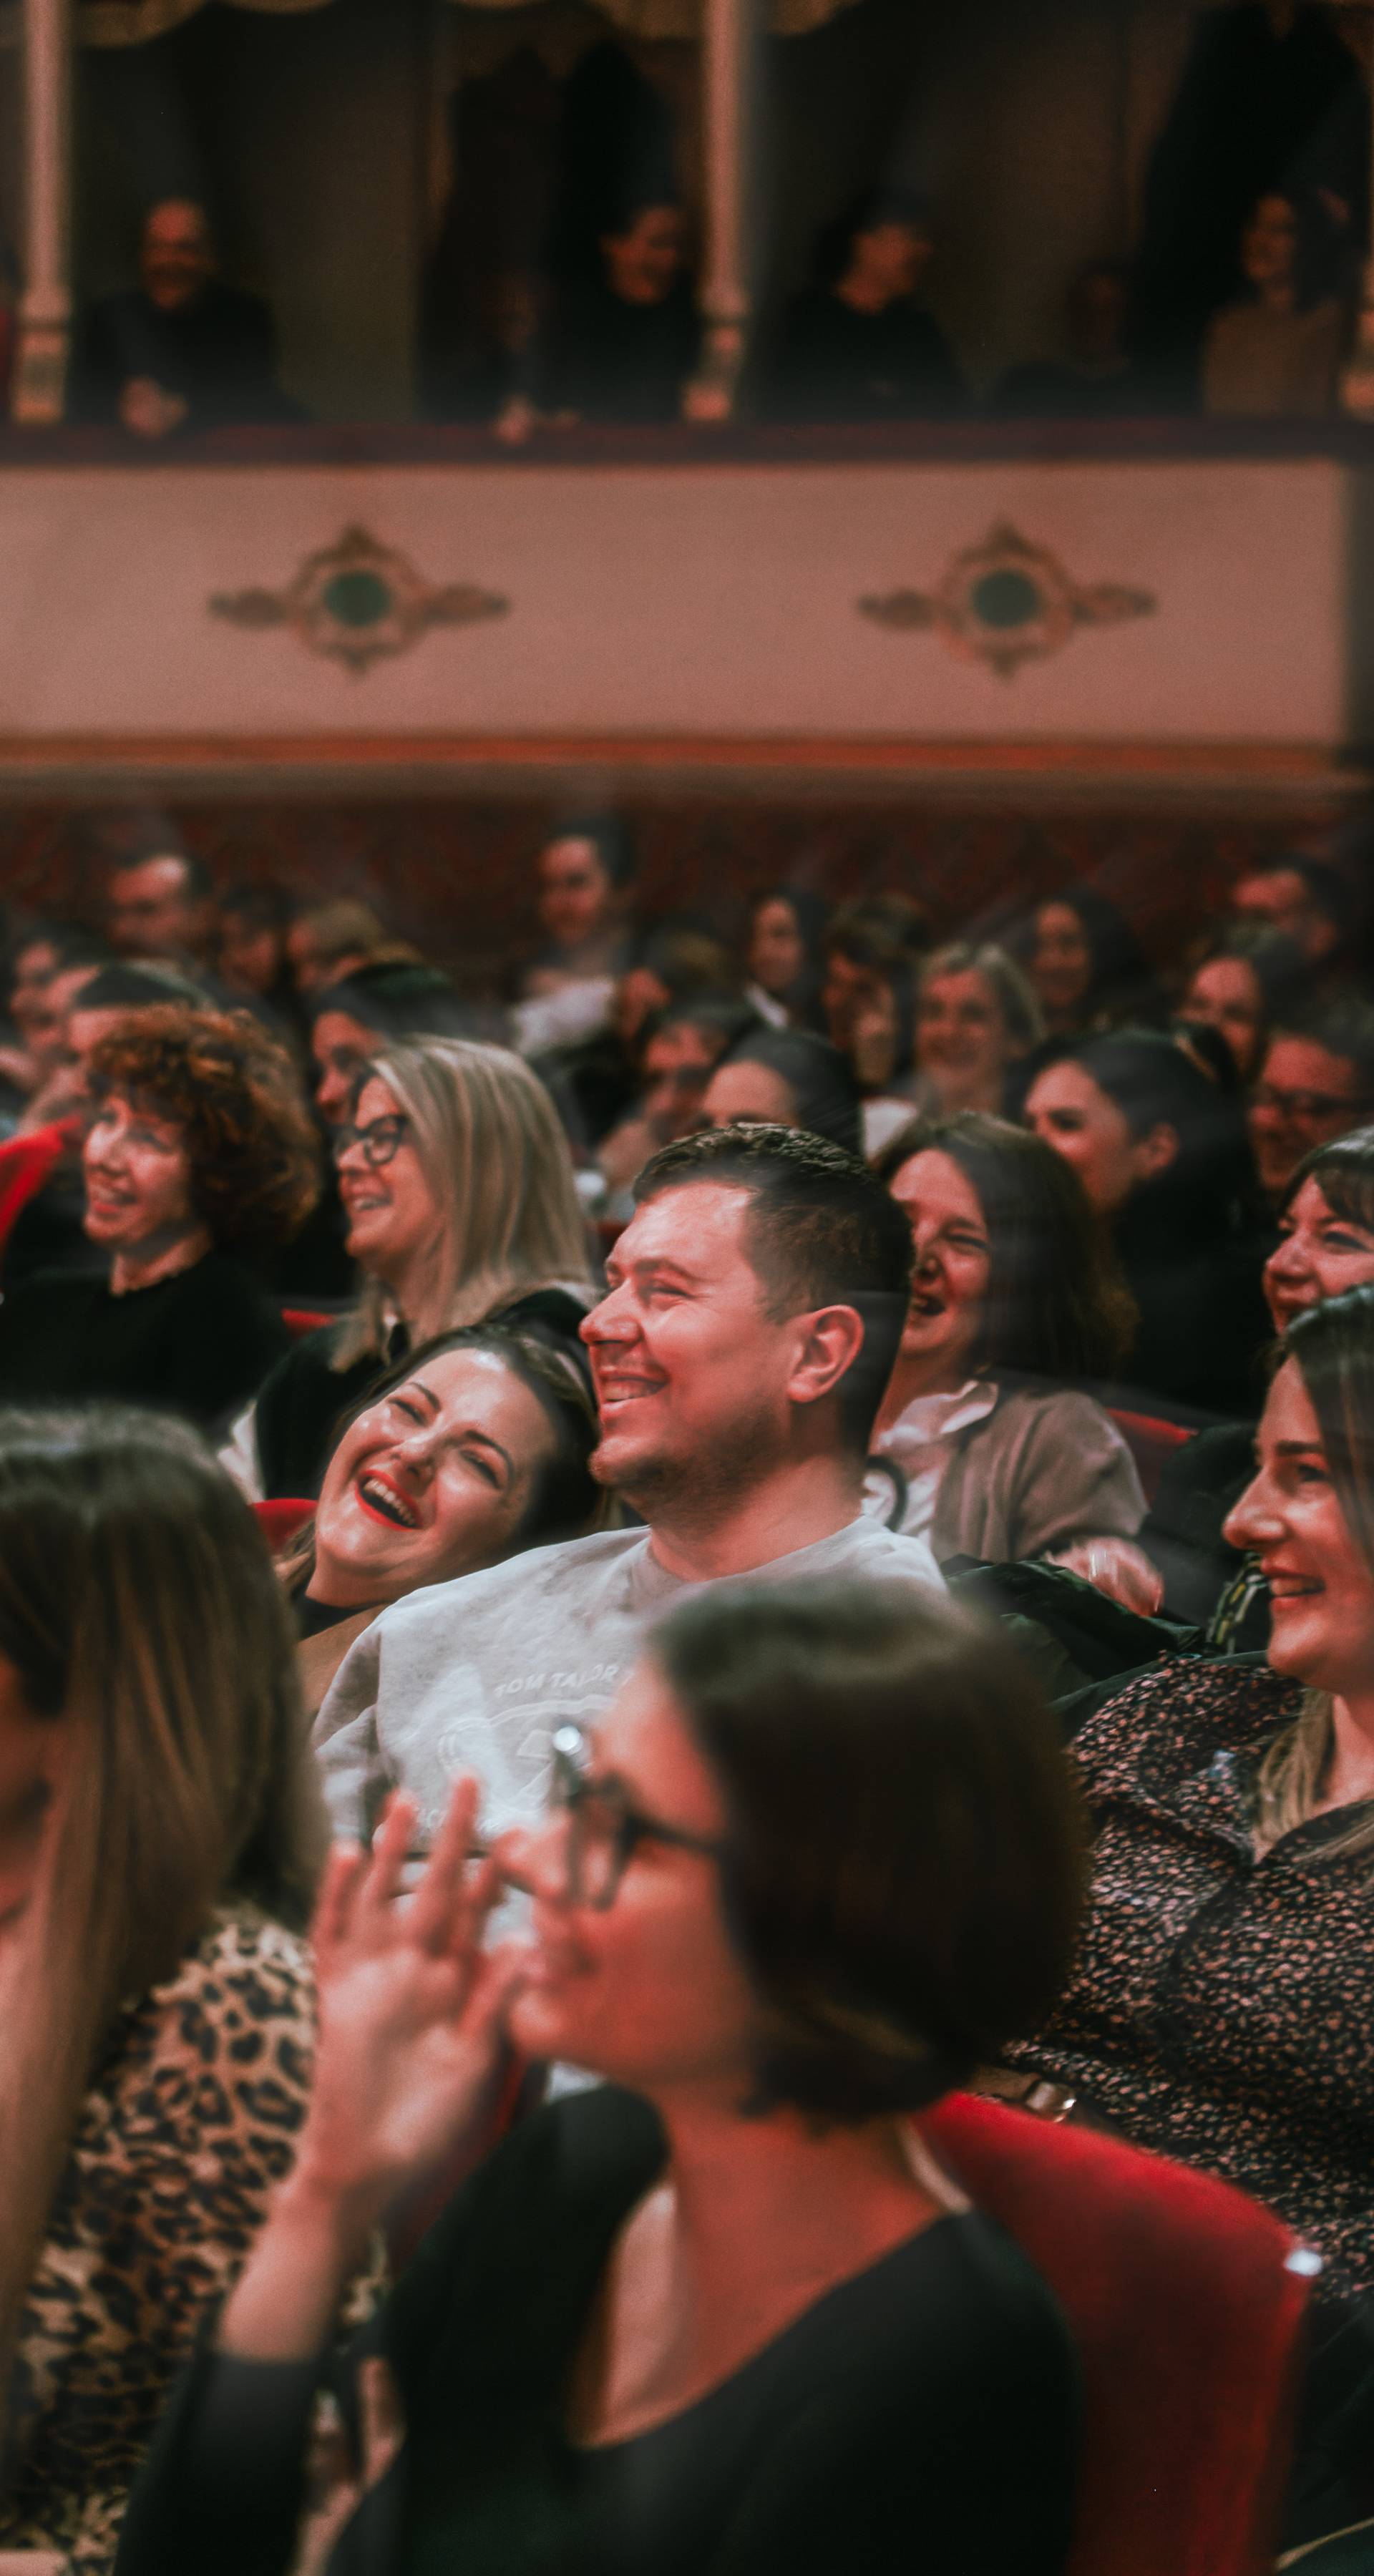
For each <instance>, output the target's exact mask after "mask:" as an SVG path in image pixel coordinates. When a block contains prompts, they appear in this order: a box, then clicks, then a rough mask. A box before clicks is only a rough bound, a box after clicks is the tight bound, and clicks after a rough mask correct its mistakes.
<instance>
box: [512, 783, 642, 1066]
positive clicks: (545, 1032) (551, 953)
mask: <svg viewBox="0 0 1374 2576" xmlns="http://www.w3.org/2000/svg"><path fill="white" fill-rule="evenodd" d="M634 875H635V852H634V843H633V840H632V839H631V836H630V833H629V830H628V828H627V826H626V825H625V824H624V823H623V822H622V821H621V820H620V817H619V816H618V815H615V814H587V815H574V816H572V817H571V818H570V819H569V820H568V821H567V822H565V823H560V824H559V825H558V826H557V827H556V829H555V830H554V831H553V832H552V833H551V834H550V837H549V839H548V840H547V841H546V842H545V844H544V846H543V848H542V850H541V851H540V853H539V857H538V860H537V861H536V877H537V881H538V889H539V891H538V912H539V926H540V928H541V930H542V931H543V932H544V943H543V945H542V946H541V947H540V948H538V949H536V951H535V953H534V955H533V956H532V957H531V958H529V959H528V960H527V962H526V963H525V965H524V966H523V968H522V970H521V973H520V978H519V988H518V989H519V1002H518V1005H517V1010H516V1015H515V1031H516V1044H517V1045H518V1046H519V1048H520V1050H521V1053H522V1054H524V1055H538V1054H540V1053H542V1052H543V1050H544V1049H546V1048H548V1047H552V1046H555V1045H559V1044H566V1043H568V1042H571V1041H575V1040H577V1039H578V1038H581V1037H585V1036H587V1035H589V1034H590V1033H591V1031H593V1030H594V1029H598V1028H600V1027H602V1026H603V1025H604V1024H605V1023H606V1022H607V1021H608V1020H609V1019H610V1017H611V1012H612V1005H613V1000H614V990H615V984H616V979H617V978H618V977H619V976H621V975H623V974H624V973H625V970H626V968H627V967H628V965H629V964H630V962H631V954H632V938H631V931H630V926H629V919H628V914H629V906H630V903H631V900H632V895H633V888H634Z"/></svg>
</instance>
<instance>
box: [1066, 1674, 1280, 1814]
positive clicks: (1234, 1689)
mask: <svg viewBox="0 0 1374 2576" xmlns="http://www.w3.org/2000/svg"><path fill="white" fill-rule="evenodd" d="M1301 1700H1302V1688H1301V1685H1300V1684H1299V1683H1297V1682H1292V1681H1289V1680H1287V1679H1286V1678H1285V1676H1284V1675H1283V1674H1282V1673H1276V1672H1275V1671H1274V1670H1273V1668H1272V1666H1271V1665H1270V1664H1269V1663H1267V1662H1266V1661H1265V1659H1264V1657H1263V1656H1260V1655H1254V1656H1251V1655H1228V1656H1222V1657H1218V1658H1217V1659H1215V1660H1207V1661H1203V1660H1201V1659H1200V1658H1196V1657H1192V1656H1184V1655H1169V1656H1166V1657H1165V1658H1164V1660H1163V1661H1162V1662H1161V1663H1160V1664H1158V1665H1156V1666H1154V1667H1152V1669H1151V1670H1150V1671H1149V1672H1148V1673H1144V1674H1142V1675H1141V1676H1140V1678H1139V1679H1138V1680H1136V1681H1133V1682H1129V1683H1128V1684H1127V1685H1126V1687H1125V1689H1124V1690H1121V1691H1118V1692H1117V1694H1116V1697H1115V1698H1114V1699H1109V1700H1108V1701H1107V1702H1106V1703H1105V1705H1104V1706H1103V1707H1101V1708H1099V1709H1098V1710H1097V1712H1096V1714H1095V1715H1094V1716H1093V1717H1091V1718H1089V1719H1088V1721H1087V1723H1086V1725H1085V1726H1084V1727H1083V1728H1082V1730H1081V1732H1080V1733H1079V1734H1078V1736H1077V1737H1076V1738H1075V1740H1074V1747H1073V1750H1074V1757H1075V1760H1076V1762H1077V1764H1078V1766H1079V1768H1080V1770H1081V1771H1082V1772H1083V1774H1084V1775H1085V1779H1086V1783H1087V1786H1088V1788H1089V1790H1090V1792H1092V1793H1098V1794H1106V1793H1107V1792H1109V1791H1111V1790H1117V1789H1138V1790H1144V1791H1146V1792H1149V1791H1150V1790H1152V1789H1153V1790H1167V1789H1168V1788H1170V1787H1172V1786H1175V1785H1177V1783H1178V1782H1180V1781H1181V1780H1184V1779H1186V1778H1188V1777H1189V1775H1190V1774H1191V1773H1192V1772H1193V1771H1195V1770H1197V1769H1198V1768H1199V1766H1200V1765H1201V1764H1202V1763H1204V1762H1206V1761H1207V1760H1209V1759H1210V1758H1211V1757H1212V1756H1213V1755H1215V1754H1216V1753H1218V1752H1221V1751H1226V1750H1229V1749H1231V1748H1233V1747H1234V1748H1237V1749H1241V1750H1244V1749H1246V1748H1248V1747H1250V1746H1254V1745H1259V1744H1263V1743H1264V1742H1265V1741H1266V1740H1267V1739H1268V1737H1269V1736H1271V1735H1272V1734H1273V1733H1274V1732H1275V1730H1276V1729H1277V1728H1278V1727H1280V1726H1282V1725H1284V1724H1285V1723H1286V1721H1287V1720H1288V1719H1290V1718H1292V1717H1295V1716H1296V1715H1297V1712H1298V1708H1299V1706H1300V1704H1301Z"/></svg>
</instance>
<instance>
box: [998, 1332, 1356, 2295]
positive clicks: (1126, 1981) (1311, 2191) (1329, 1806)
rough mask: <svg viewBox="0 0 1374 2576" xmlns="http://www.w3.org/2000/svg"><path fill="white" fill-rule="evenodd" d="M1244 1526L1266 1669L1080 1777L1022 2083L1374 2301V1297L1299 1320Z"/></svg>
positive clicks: (1154, 1688) (1163, 1683) (1235, 1670)
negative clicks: (1052, 2001)
mask: <svg viewBox="0 0 1374 2576" xmlns="http://www.w3.org/2000/svg"><path fill="white" fill-rule="evenodd" d="M1281 1351H1282V1359H1281V1365H1280V1367H1279V1369H1278V1372H1277V1374H1276V1376H1275V1378H1274V1380H1273V1384H1272V1386H1271V1388H1270V1392H1269V1398H1268V1402H1267V1403H1266V1405H1265V1409H1264V1416H1263V1420H1262V1422H1261V1424H1260V1431H1259V1444H1258V1455H1259V1466H1258V1472H1257V1473H1256V1475H1255V1477H1254V1480H1253V1482H1252V1483H1251V1484H1250V1485H1249V1486H1248V1488H1247V1489H1246V1491H1245V1493H1244V1494H1243V1495H1242V1497H1241V1499H1240V1501H1239V1503H1238V1504H1237V1505H1236V1507H1235V1509H1234V1510H1233V1512H1232V1513H1231V1516H1230V1519H1229V1520H1228V1522H1227V1535H1228V1537H1229V1538H1230V1539H1231V1541H1232V1543H1233V1544H1234V1545H1235V1546H1237V1547H1239V1548H1247V1549H1254V1550H1255V1551H1256V1552H1257V1554H1258V1556H1259V1561H1260V1566H1261V1569H1262V1571H1263V1573H1264V1574H1265V1576H1266V1578H1267V1580H1268V1582H1269V1586H1270V1595H1271V1615H1272V1623H1273V1625H1272V1635H1271V1638H1270V1643H1269V1648H1268V1655H1267V1659H1266V1661H1265V1662H1262V1663H1261V1662H1258V1661H1257V1660H1253V1659H1250V1658H1244V1659H1239V1660H1237V1659H1230V1660H1227V1661H1224V1662H1221V1663H1200V1664H1194V1665H1192V1666H1188V1665H1180V1664H1179V1663H1177V1662H1170V1663H1169V1664H1167V1665H1165V1667H1164V1668H1163V1669H1162V1670H1160V1671H1158V1672H1152V1673H1150V1674H1149V1675H1147V1676H1146V1677H1145V1678H1144V1679H1142V1680H1138V1681H1136V1682H1134V1683H1132V1684H1131V1685H1130V1687H1129V1688H1127V1689H1126V1690H1124V1691H1122V1692H1121V1693H1120V1694H1119V1695H1118V1696H1117V1697H1116V1698H1115V1699H1112V1700H1110V1701H1108V1702H1107V1704H1106V1705H1105V1707H1103V1708H1101V1709H1100V1710H1099V1711H1098V1712H1097V1714H1096V1715H1095V1716H1093V1717H1092V1718H1090V1719H1089V1721H1088V1723H1087V1724H1086V1725H1085V1726H1084V1728H1083V1730H1082V1732H1081V1733H1080V1734H1079V1736H1078V1738H1077V1740H1076V1743H1075V1746H1074V1752H1075V1755H1076V1767H1077V1769H1078V1772H1079V1775H1080V1777H1081V1780H1082V1783H1083V1787H1084V1790H1085V1792H1086V1795H1087V1799H1088V1805H1089V1810H1090V1814H1091V1817H1092V1820H1093V1823H1094V1827H1095V1840H1094V1847H1093V1898H1092V1907H1091V1912H1090V1915H1089V1919H1088V1923H1087V1926H1086V1930H1085V1933H1084V1936H1083V1940H1082V1943H1081V1946H1080V1949H1079V1954H1078V1958H1077V1961H1076V1963H1075V1966H1074V1970H1073V1973H1072V1975H1071V1977H1070V1979H1069V1982H1068V1985H1067V1987H1066V1989H1065V1991H1064V1993H1063V1995H1062V1996H1061V1998H1060V2000H1059V2002H1058V2003H1057V2004H1056V2006H1055V2008H1054V2010H1053V2012H1052V2013H1051V2014H1050V2015H1049V2016H1048V2018H1047V2020H1046V2021H1045V2023H1044V2026H1043V2028H1042V2029H1041V2030H1040V2032H1039V2033H1038V2034H1037V2035H1036V2037H1035V2038H1034V2039H1033V2040H1029V2041H1027V2042H1026V2043H1025V2044H1024V2046H1023V2047H1022V2048H1020V2049H1019V2050H1018V2051H1017V2052H1015V2058H1014V2062H1015V2063H1016V2064H1018V2065H1020V2066H1022V2067H1024V2068H1025V2069H1027V2070H1028V2071H1033V2072H1034V2073H1035V2074H1036V2075H1038V2076H1041V2077H1044V2078H1046V2079H1048V2080H1050V2081H1051V2082H1053V2083H1055V2084H1059V2085H1064V2086H1066V2087H1067V2088H1068V2090H1069V2091H1070V2092H1071V2093H1073V2094H1075V2095H1076V2096H1077V2097H1078V2098H1079V2099H1080V2100H1081V2101H1082V2102H1083V2103H1084V2104H1085V2105H1086V2106H1087V2107H1088V2108H1089V2109H1090V2110H1096V2111H1098V2112H1100V2113H1101V2114H1102V2115H1103V2116H1104V2117H1105V2118H1107V2119H1108V2120H1110V2121H1111V2122H1112V2123H1113V2124H1114V2126H1116V2127H1117V2128H1119V2129H1121V2130H1123V2131H1124V2132H1125V2134H1126V2135H1127V2136H1128V2137H1130V2138H1133V2139H1134V2140H1135V2141H1136V2142H1137V2143H1138V2144H1139V2145H1142V2146H1148V2147H1151V2148H1154V2149H1157V2150H1158V2152H1159V2153H1160V2154H1162V2155H1169V2156H1176V2157H1178V2158H1179V2159H1180V2160H1181V2161H1182V2162H1183V2163H1185V2164H1196V2165H1201V2166H1203V2167H1205V2168H1206V2170H1207V2171H1209V2172H1211V2173H1216V2174H1220V2175H1223V2176H1224V2177H1225V2178H1226V2179H1227V2180H1229V2181H1231V2182H1233V2183H1238V2184H1239V2185H1240V2186H1241V2188H1242V2189H1243V2190H1245V2191H1248V2192H1251V2193H1253V2195H1254V2197H1255V2198H1256V2199H1257V2200H1260V2201H1264V2202H1266V2203H1267V2204H1268V2205H1269V2206H1270V2207H1271V2208H1273V2209H1276V2210H1277V2211H1279V2213H1280V2214H1281V2215H1282V2216H1283V2217H1284V2218H1285V2219H1286V2220H1287V2222H1288V2224H1289V2226H1290V2227H1292V2228H1294V2229H1295V2230H1296V2231H1297V2233H1298V2234H1299V2235H1300V2236H1302V2237H1304V2238H1306V2240H1307V2241H1308V2243H1309V2244H1311V2245H1314V2246H1315V2247H1316V2248H1317V2250H1318V2251H1319V2252H1320V2253H1321V2254H1322V2256H1323V2257H1324V2258H1325V2262H1326V2266H1327V2270H1326V2276H1325V2286H1326V2287H1327V2288H1328V2289H1330V2290H1332V2291H1334V2292H1336V2293H1338V2294H1340V2293H1343V2292H1348V2291H1351V2290H1355V2291H1359V2292H1362V2293H1368V2292H1369V2291H1370V2290H1371V2289H1374V2220H1372V2219H1371V2211H1370V2197H1369V2143H1368V2142H1369V2133H1370V2126H1371V2121H1374V2078H1372V2077H1371V2072H1370V2062H1369V2050H1368V2046H1367V2044H1366V2033H1367V2030H1368V2026H1369V2021H1370V2015H1371V2013H1372V2012H1374V1947H1371V1944H1370V1940H1369V1911H1370V1885H1369V1873H1370V1857H1371V1846H1372V1844H1374V1803H1372V1802H1374V1543H1372V1542H1371V1533H1374V1480H1372V1479H1371V1448H1370V1437H1369V1431H1370V1424H1371V1422H1372V1421H1374V1289H1371V1288H1368V1287H1365V1288H1356V1289H1352V1290H1350V1291H1349V1292H1347V1294H1346V1295H1344V1296H1341V1297H1336V1298H1332V1299H1330V1300H1328V1301H1326V1302H1324V1303H1323V1304H1321V1305H1318V1306H1314V1307H1313V1308H1311V1310H1310V1311H1309V1312H1307V1313H1305V1314H1303V1315H1301V1316H1299V1317H1298V1318H1297V1320H1296V1321H1295V1322H1294V1323H1292V1324H1291V1325H1290V1326H1289V1328H1288V1331H1287V1332H1286V1334H1285V1335H1284V1339H1283V1343H1282V1346H1281Z"/></svg>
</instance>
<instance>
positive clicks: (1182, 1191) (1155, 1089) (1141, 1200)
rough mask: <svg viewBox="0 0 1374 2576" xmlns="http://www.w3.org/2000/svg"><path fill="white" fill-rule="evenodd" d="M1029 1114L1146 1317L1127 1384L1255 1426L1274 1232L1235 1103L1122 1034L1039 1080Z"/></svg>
mask: <svg viewBox="0 0 1374 2576" xmlns="http://www.w3.org/2000/svg"><path fill="white" fill-rule="evenodd" d="M1026 1118H1027V1122H1028V1124H1029V1125H1030V1126H1031V1127H1032V1128H1033V1129H1034V1130H1035V1133H1036V1134H1037V1135H1038V1136H1041V1137H1043V1139H1044V1141H1045V1143H1046V1144H1047V1145H1052V1146H1053V1147H1054V1150H1055V1152H1056V1153H1057V1154H1062V1155H1063V1157H1064V1159H1065V1161H1066V1162H1068V1163H1070V1164H1071V1165H1072V1167H1073V1169H1074V1170H1075V1171H1076V1172H1077V1174H1078V1177H1079V1179H1080V1181H1081V1182H1082V1184H1083V1187H1084V1189H1085V1190H1086V1192H1087V1194H1088V1197H1089V1198H1090V1200H1091V1201H1092V1204H1093V1206H1094V1207H1095V1208H1096V1209H1097V1211H1098V1214H1099V1215H1100V1216H1102V1217H1104V1218H1105V1219H1106V1220H1107V1222H1108V1225H1109V1227H1110V1231H1111V1236H1112V1240H1113V1243H1114V1245H1115V1248H1116V1253H1117V1257H1118V1259H1119V1261H1120V1263H1121V1267H1122V1269H1123V1271H1124V1273H1125V1277H1126V1284H1127V1286H1128V1288H1129V1289H1130V1292H1131V1296H1132V1299H1133V1300H1134V1303H1135V1305H1136V1308H1137V1310H1138V1312H1139V1318H1140V1320H1139V1324H1138V1327H1137V1330H1136V1336H1135V1339H1134V1342H1133V1343H1132V1346H1131V1349H1130V1351H1129V1353H1128V1354H1127V1357H1126V1360H1125V1364H1124V1376H1125V1380H1126V1383H1127V1384H1128V1385H1129V1386H1130V1387H1131V1388H1132V1389H1137V1390H1141V1391H1143V1392H1144V1393H1145V1394H1147V1395H1148V1396H1150V1397H1152V1398H1155V1399H1158V1398H1161V1397H1162V1398H1163V1399H1164V1400H1165V1402H1166V1403H1169V1404H1174V1405H1182V1406H1184V1407H1186V1408H1192V1409H1193V1410H1194V1411H1195V1412H1205V1413H1212V1414H1217V1413H1221V1414H1233V1415H1246V1414H1248V1415H1250V1416H1251V1417H1252V1418H1253V1416H1254V1414H1255V1413H1256V1411H1257V1410H1258V1407H1259V1402H1260V1398H1261V1394H1262V1381H1261V1377H1260V1374H1259V1369H1258V1354H1259V1352H1260V1350H1261V1349H1262V1347H1263V1345H1264V1343H1265V1341H1266V1339H1267V1333H1268V1326H1267V1320H1266V1317H1265V1311H1264V1303H1263V1299H1262V1298H1261V1295H1260V1284H1259V1280H1260V1268H1261V1265H1262V1262H1263V1260H1264V1256H1265V1251H1266V1249H1267V1238H1266V1232H1265V1228H1264V1225H1263V1221H1262V1218H1261V1215H1260V1212H1259V1200H1258V1191H1257V1187H1256V1182H1255V1173H1254V1166H1253V1162H1252V1160H1251V1156H1250V1152H1249V1148H1248V1146H1247V1143H1246V1138H1245V1129H1244V1124H1243V1122H1242V1120H1241V1117H1240V1113H1239V1109H1238V1107H1237V1105H1236V1104H1235V1102H1234V1101H1232V1100H1230V1099H1228V1098H1226V1097H1225V1096H1224V1095H1223V1094H1222V1092H1221V1091H1220V1090H1219V1088H1218V1086H1217V1085H1216V1084H1215V1083H1214V1082H1212V1081H1210V1080H1209V1078H1208V1076H1207V1075H1206V1074H1205V1073H1204V1072H1203V1071H1202V1070H1201V1069H1200V1067H1199V1066H1198V1065H1197V1064H1195V1063H1194V1062H1193V1061H1192V1059H1191V1058H1190V1057H1189V1056H1188V1055H1186V1054H1185V1053H1184V1051H1183V1049H1182V1048H1181V1047H1179V1046H1176V1045H1175V1044H1174V1043H1173V1041H1172V1039H1170V1038H1168V1037H1166V1036H1164V1035H1163V1034H1162V1033H1160V1032H1156V1031H1154V1030H1137V1029H1120V1030H1116V1031H1113V1032H1112V1033H1110V1034H1109V1035H1107V1036H1105V1037H1095V1038H1088V1039H1086V1040H1084V1041H1082V1042H1081V1043H1080V1044H1079V1045H1077V1046H1075V1047H1073V1048H1072V1049H1070V1050H1069V1051H1068V1052H1067V1053H1066V1054H1064V1055H1063V1056H1061V1057H1060V1058H1059V1060H1058V1061H1057V1062H1055V1063H1052V1064H1050V1065H1048V1066H1046V1067H1045V1069H1044V1070H1043V1071H1042V1072H1040V1073H1038V1074H1037V1075H1036V1078H1035V1080H1034V1082H1033V1083H1032V1084H1031V1087H1030V1090H1029V1092H1028V1094H1027V1097H1026ZM1148 1409H1149V1408H1148V1407H1147V1410H1148Z"/></svg>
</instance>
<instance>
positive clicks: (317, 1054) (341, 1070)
mask: <svg viewBox="0 0 1374 2576" xmlns="http://www.w3.org/2000/svg"><path fill="white" fill-rule="evenodd" d="M305 1016H306V1019H307V1021H308V1022H309V1026H310V1053H311V1056H312V1058H313V1061H314V1065H315V1071H316V1077H317V1078H316V1083H315V1106H316V1108H317V1109H318V1111H319V1113H320V1116H321V1118H323V1119H324V1121H325V1123H326V1125H327V1126H330V1127H337V1126H338V1125H339V1122H340V1120H341V1119H345V1118H347V1116H348V1114H349V1110H350V1107H351V1105H352V1100H353V1094H354V1092H355V1090H356V1089H357V1084H358V1076H359V1074H360V1073H361V1072H362V1070H363V1068H364V1066H365V1065H367V1064H370V1063H371V1061H372V1058H373V1056H374V1055H375V1054H376V1052H377V1049H378V1047H379V1046H386V1045H390V1044H393V1043H395V1042H396V1041H397V1040H399V1039H401V1038H470V1037H473V1036H475V1034H476V1032H475V1030H474V1027H473V1013H472V1012H471V1011H470V1010H469V1008H468V1006H467V1004H466V1002H464V1001H463V1000H462V999H461V998H460V996H459V994H458V992H457V990H456V988H455V986H454V985H453V983H452V982H451V981H450V979H449V977H448V976H447V975H442V974H441V973H440V972H439V969H438V967H437V966H421V965H419V964H415V965H410V964H405V963H394V964H386V965H365V966H358V967H355V968H354V970H353V972H352V974H351V975H346V976H345V977H344V979H343V981H342V982H341V983H338V984H318V985H312V986H311V987H309V988H308V990H307V996H306V1001H305Z"/></svg>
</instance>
